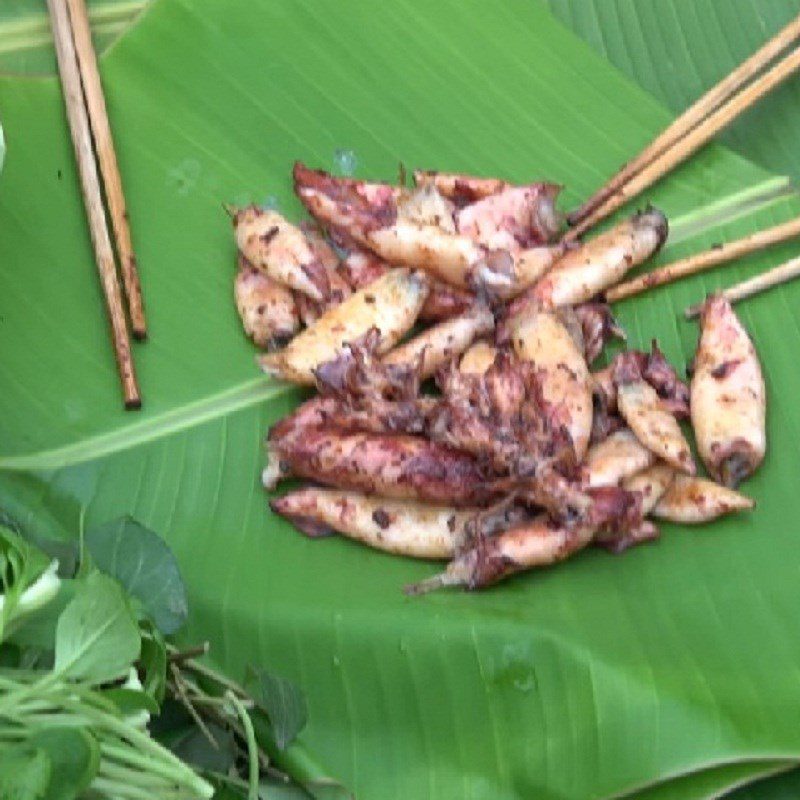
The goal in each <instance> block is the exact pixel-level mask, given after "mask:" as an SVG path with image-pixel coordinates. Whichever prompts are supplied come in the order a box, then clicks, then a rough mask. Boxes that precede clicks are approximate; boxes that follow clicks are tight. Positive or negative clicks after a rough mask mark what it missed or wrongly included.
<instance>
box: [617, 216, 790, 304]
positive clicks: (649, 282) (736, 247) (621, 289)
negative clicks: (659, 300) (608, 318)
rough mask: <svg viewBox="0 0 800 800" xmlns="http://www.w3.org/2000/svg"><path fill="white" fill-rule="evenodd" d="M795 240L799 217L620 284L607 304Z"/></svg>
mask: <svg viewBox="0 0 800 800" xmlns="http://www.w3.org/2000/svg"><path fill="white" fill-rule="evenodd" d="M796 236H800V217H797V218H796V219H792V220H789V221H788V222H782V223H781V224H780V225H775V226H774V227H772V228H767V230H764V231H758V232H757V233H753V234H750V235H749V236H745V237H743V238H742V239H736V240H735V241H733V242H726V243H725V244H722V245H717V246H715V247H712V248H711V249H710V250H706V251H704V252H702V253H697V254H696V255H693V256H689V257H688V258H683V259H681V260H680V261H674V262H673V263H672V264H667V265H665V266H663V267H660V268H659V269H654V270H653V271H652V272H648V273H645V274H644V275H639V276H638V277H636V278H633V279H632V280H630V281H626V282H625V283H620V284H619V285H617V286H614V287H613V288H612V289H609V290H608V291H607V292H606V300H608V302H609V303H614V302H616V301H617V300H623V299H625V298H626V297H633V296H634V295H637V294H641V293H642V292H644V291H647V289H652V288H653V287H655V286H663V285H664V284H667V283H673V282H674V281H677V280H679V279H680V278H685V277H688V276H689V275H696V274H697V273H698V272H705V271H706V270H709V269H712V268H713V267H716V266H718V265H720V264H725V263H726V262H729V261H733V260H734V259H737V258H741V257H742V256H745V255H748V254H749V253H754V252H756V251H757V250H761V249H763V248H766V247H770V246H772V245H774V244H779V243H780V242H785V241H787V240H788V239H793V238H795V237H796Z"/></svg>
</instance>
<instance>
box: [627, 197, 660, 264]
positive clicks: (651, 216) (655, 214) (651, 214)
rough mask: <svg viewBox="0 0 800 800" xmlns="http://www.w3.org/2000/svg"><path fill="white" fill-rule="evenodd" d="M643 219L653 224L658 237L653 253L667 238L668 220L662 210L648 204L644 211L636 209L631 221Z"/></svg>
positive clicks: (635, 221)
mask: <svg viewBox="0 0 800 800" xmlns="http://www.w3.org/2000/svg"><path fill="white" fill-rule="evenodd" d="M645 220H646V221H647V223H648V224H651V225H653V227H654V229H655V232H656V236H657V238H658V243H657V244H656V247H655V249H654V250H653V253H652V255H655V254H656V253H657V252H658V251H659V250H660V249H661V248H662V247H663V246H664V244H665V243H666V241H667V239H668V238H669V220H668V219H667V215H666V214H665V213H664V212H663V211H661V210H660V209H658V208H656V207H655V206H653V205H650V204H648V205H647V206H646V207H645V209H644V211H637V212H636V214H634V215H633V220H632V221H633V222H634V224H636V223H639V222H644V221H645Z"/></svg>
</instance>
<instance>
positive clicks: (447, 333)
mask: <svg viewBox="0 0 800 800" xmlns="http://www.w3.org/2000/svg"><path fill="white" fill-rule="evenodd" d="M493 330H494V317H493V316H492V312H491V311H490V310H489V309H488V308H487V307H486V306H483V305H476V306H475V307H474V308H472V309H471V310H470V311H467V312H466V313H464V314H462V315H461V316H460V317H454V318H453V319H449V320H445V321H444V322H440V323H439V324H438V325H434V326H433V327H431V328H428V329H427V330H426V331H424V332H423V333H420V334H419V336H415V337H414V338H413V339H411V340H410V341H408V342H405V343H404V344H401V345H400V346H399V347H395V349H394V350H391V351H389V352H388V353H387V354H386V355H385V356H384V358H383V361H384V363H385V364H419V365H420V366H419V375H420V377H421V378H429V377H430V376H431V375H433V374H434V373H435V372H436V371H437V370H438V369H439V368H440V367H442V366H444V365H445V364H447V363H448V362H449V361H451V360H452V359H453V358H455V357H457V356H460V355H461V354H462V353H463V352H464V351H465V350H466V349H467V348H468V347H469V346H470V345H471V344H472V342H473V341H474V340H475V339H477V338H478V337H479V336H484V335H485V334H487V333H491V331H493Z"/></svg>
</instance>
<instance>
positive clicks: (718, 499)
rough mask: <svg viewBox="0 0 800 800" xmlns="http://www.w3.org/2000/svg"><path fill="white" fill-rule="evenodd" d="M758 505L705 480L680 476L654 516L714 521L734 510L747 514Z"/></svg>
mask: <svg viewBox="0 0 800 800" xmlns="http://www.w3.org/2000/svg"><path fill="white" fill-rule="evenodd" d="M754 506H755V502H754V501H753V500H752V499H751V498H749V497H745V496H744V495H743V494H739V492H737V491H734V490H733V489H730V488H728V487H727V486H720V485H719V484H718V483H714V481H709V480H707V479H705V478H692V477H689V476H688V475H676V476H675V479H674V480H673V481H672V483H671V484H670V486H669V488H668V489H667V490H666V491H665V492H664V494H663V495H662V496H661V497H660V498H659V500H658V502H657V503H656V504H655V506H654V507H653V510H652V513H653V516H655V517H658V518H659V519H666V520H669V521H670V522H682V523H689V524H698V523H702V522H710V521H711V520H714V519H717V517H721V516H723V515H724V514H731V513H733V512H734V511H747V510H749V509H751V508H753V507H754Z"/></svg>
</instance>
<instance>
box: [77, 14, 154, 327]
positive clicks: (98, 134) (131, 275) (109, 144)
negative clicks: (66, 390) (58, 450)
mask: <svg viewBox="0 0 800 800" xmlns="http://www.w3.org/2000/svg"><path fill="white" fill-rule="evenodd" d="M67 7H68V9H69V19H70V22H71V24H72V35H73V39H74V42H75V50H76V52H77V54H78V68H79V69H80V74H81V83H82V84H83V94H84V97H85V98H86V109H87V111H88V112H89V122H90V123H91V126H92V135H93V136H94V145H95V152H96V153H97V160H98V162H99V164H100V172H101V174H102V176H103V185H104V188H105V192H106V201H107V203H108V211H109V216H110V217H111V224H112V227H113V231H114V238H115V240H116V244H117V254H118V256H119V261H120V272H121V273H122V283H123V285H124V287H125V296H126V298H127V300H128V315H129V316H130V321H131V330H132V331H133V335H134V336H135V337H136V338H137V339H145V338H147V323H146V321H145V316H144V305H143V302H142V289H141V285H140V283H139V271H138V269H137V267H136V256H135V255H134V253H133V244H132V242H131V229H130V225H129V224H128V212H127V209H126V205H125V195H124V194H123V191H122V178H121V176H120V172H119V166H118V164H117V154H116V152H115V150H114V140H113V138H112V136H111V126H110V124H109V121H108V113H107V112H106V101H105V97H104V95H103V86H102V84H101V83H100V71H99V70H98V68H97V56H96V55H95V52H94V46H93V45H92V31H91V28H90V27H89V15H88V13H87V10H86V3H85V2H84V0H67Z"/></svg>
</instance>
